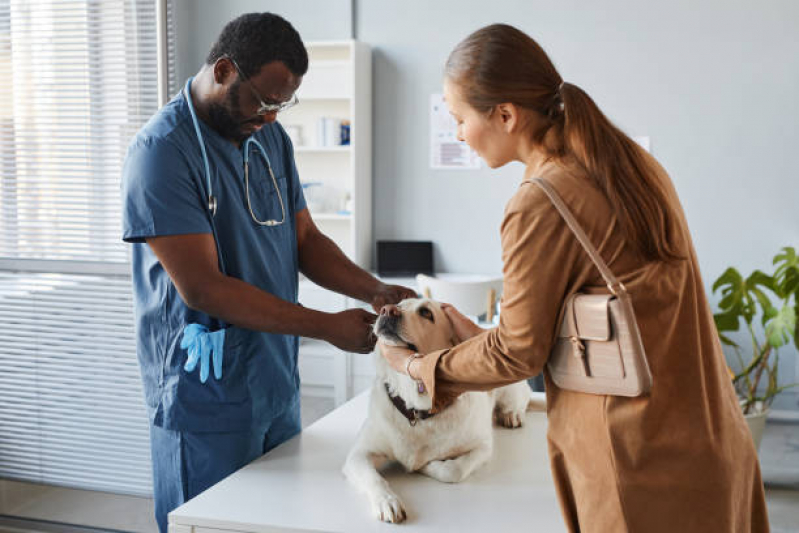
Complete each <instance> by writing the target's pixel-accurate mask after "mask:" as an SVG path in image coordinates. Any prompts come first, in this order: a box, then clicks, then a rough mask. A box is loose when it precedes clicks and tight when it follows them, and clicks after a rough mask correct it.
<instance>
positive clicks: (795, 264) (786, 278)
mask: <svg viewBox="0 0 799 533" xmlns="http://www.w3.org/2000/svg"><path fill="white" fill-rule="evenodd" d="M773 263H774V265H775V266H777V270H775V271H774V280H775V282H776V284H777V285H778V286H780V287H782V288H783V289H786V287H785V286H786V282H788V283H789V284H793V283H795V281H792V280H795V279H796V277H797V276H799V256H797V255H796V250H795V249H794V248H793V247H792V246H786V247H784V248H783V249H782V253H778V254H777V255H775V256H774V261H773ZM786 290H787V289H786ZM788 292H793V291H790V290H789V291H788Z"/></svg>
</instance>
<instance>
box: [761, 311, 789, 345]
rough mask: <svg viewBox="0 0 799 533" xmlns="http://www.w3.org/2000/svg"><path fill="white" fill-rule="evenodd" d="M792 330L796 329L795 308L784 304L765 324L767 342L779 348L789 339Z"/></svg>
mask: <svg viewBox="0 0 799 533" xmlns="http://www.w3.org/2000/svg"><path fill="white" fill-rule="evenodd" d="M764 323H765V322H764ZM794 331H796V310H795V309H794V308H793V307H791V306H789V305H785V306H783V308H782V309H780V310H779V312H778V313H777V314H776V315H773V316H772V317H771V318H770V322H769V323H768V326H766V337H768V342H769V344H771V345H772V346H773V347H775V348H779V347H780V346H784V345H785V344H787V343H789V342H790V341H791V335H792V334H793V333H794Z"/></svg>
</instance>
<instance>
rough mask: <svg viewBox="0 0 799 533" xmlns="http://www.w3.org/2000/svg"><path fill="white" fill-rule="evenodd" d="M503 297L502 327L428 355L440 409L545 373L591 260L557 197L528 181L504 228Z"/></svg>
mask: <svg viewBox="0 0 799 533" xmlns="http://www.w3.org/2000/svg"><path fill="white" fill-rule="evenodd" d="M501 238H502V261H503V296H502V301H501V313H500V322H499V326H498V327H497V328H494V329H491V330H488V331H487V332H486V333H484V334H481V335H478V336H476V337H473V338H472V339H469V340H468V341H466V342H464V343H462V344H459V345H458V346H456V347H454V348H451V349H448V350H443V351H439V352H433V353H431V354H429V355H427V356H425V357H424V358H423V359H422V361H421V365H420V374H421V375H420V378H421V379H422V381H424V383H425V386H426V387H427V390H428V392H429V394H431V395H432V397H433V406H434V409H436V410H437V409H441V408H443V407H445V406H446V405H448V404H449V403H451V402H452V401H453V400H454V399H455V398H456V397H457V396H458V395H459V394H461V393H462V392H465V391H468V390H489V389H493V388H496V387H499V386H502V385H507V384H509V383H513V382H516V381H520V380H522V379H526V378H529V377H532V376H535V375H536V374H538V373H539V372H541V370H542V368H543V367H544V364H545V363H546V361H547V358H548V357H549V351H550V349H551V347H552V343H553V341H554V336H555V328H556V326H557V323H558V320H559V316H560V309H561V305H562V302H563V301H564V300H565V296H566V294H567V292H568V290H569V289H570V286H572V285H573V284H574V281H575V279H574V277H575V276H574V274H575V271H576V270H577V266H578V264H577V263H582V262H583V261H584V260H585V259H586V258H582V257H581V256H580V254H584V253H585V252H584V251H583V250H582V248H581V247H580V244H579V242H578V241H577V239H576V238H575V237H574V235H573V234H572V233H571V231H570V230H569V229H568V227H567V226H566V223H565V222H564V221H563V219H562V218H561V216H560V214H559V213H558V211H557V210H556V209H555V207H554V206H553V205H552V204H551V202H550V201H549V198H548V197H547V196H546V195H545V194H544V192H543V191H542V190H541V189H540V187H538V186H537V185H535V184H533V183H530V182H524V183H522V184H521V185H520V187H519V190H518V191H517V192H516V194H515V195H514V196H513V197H512V198H511V200H510V202H509V203H508V206H507V208H506V210H505V217H504V219H503V222H502V227H501Z"/></svg>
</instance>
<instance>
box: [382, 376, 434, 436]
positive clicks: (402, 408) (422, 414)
mask: <svg viewBox="0 0 799 533" xmlns="http://www.w3.org/2000/svg"><path fill="white" fill-rule="evenodd" d="M383 385H385V387H386V394H388V399H389V400H391V403H393V404H394V407H396V408H397V411H399V412H400V413H402V416H404V417H405V418H407V419H408V423H409V424H410V425H411V426H415V425H416V423H417V422H418V421H419V420H424V419H426V418H430V417H431V416H435V413H431V412H430V411H421V410H419V409H411V408H409V407H408V405H407V404H406V403H405V400H403V399H402V398H401V397H399V396H392V395H391V390H389V388H388V383H383Z"/></svg>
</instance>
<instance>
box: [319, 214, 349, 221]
mask: <svg viewBox="0 0 799 533" xmlns="http://www.w3.org/2000/svg"><path fill="white" fill-rule="evenodd" d="M311 217H312V218H313V219H314V220H341V221H348V220H352V215H342V214H340V213H311Z"/></svg>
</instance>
